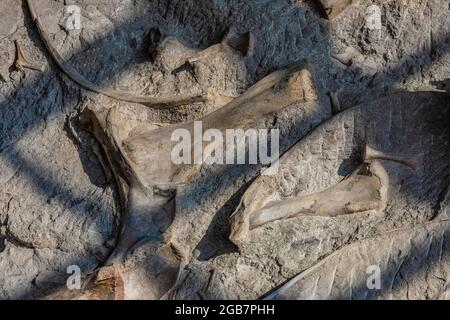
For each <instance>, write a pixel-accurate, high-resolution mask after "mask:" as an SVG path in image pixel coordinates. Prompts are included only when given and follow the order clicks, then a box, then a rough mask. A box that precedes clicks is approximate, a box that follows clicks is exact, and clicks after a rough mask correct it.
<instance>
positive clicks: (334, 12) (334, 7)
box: [317, 0, 353, 20]
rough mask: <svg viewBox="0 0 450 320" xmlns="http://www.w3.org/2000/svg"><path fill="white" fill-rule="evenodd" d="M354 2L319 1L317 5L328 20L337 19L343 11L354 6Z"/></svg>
mask: <svg viewBox="0 0 450 320" xmlns="http://www.w3.org/2000/svg"><path fill="white" fill-rule="evenodd" d="M352 2H353V1H352V0H318V1H317V3H318V5H319V8H320V9H321V11H322V13H323V15H324V16H325V17H326V18H327V19H330V20H332V19H334V18H336V17H337V16H338V15H339V14H340V13H341V12H342V11H344V10H345V9H346V8H347V7H348V6H349V5H351V4H352Z"/></svg>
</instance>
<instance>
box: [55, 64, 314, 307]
mask: <svg viewBox="0 0 450 320" xmlns="http://www.w3.org/2000/svg"><path fill="white" fill-rule="evenodd" d="M310 81H311V75H310V73H309V71H308V70H307V69H306V64H305V62H299V63H295V64H293V65H290V66H288V67H286V68H284V69H281V70H279V71H277V72H274V73H272V74H270V75H269V76H267V77H265V78H264V79H262V80H261V81H259V82H258V83H257V84H255V85H254V86H253V87H251V88H250V89H249V90H247V91H246V92H245V93H244V94H243V95H242V96H240V97H238V98H236V99H234V100H233V101H231V102H230V103H229V104H227V105H226V106H224V107H222V108H220V109H218V110H216V111H214V112H212V113H210V114H208V115H206V116H205V117H204V118H203V119H202V121H203V123H204V126H205V128H216V129H219V130H225V129H226V128H246V127H248V126H252V125H255V123H256V121H257V120H258V119H261V118H263V117H265V116H267V115H269V114H271V113H274V112H276V111H278V110H280V109H282V108H284V107H287V106H289V105H291V104H293V103H296V102H301V101H306V100H308V99H310V98H311V97H312V90H313V84H312V83H311V82H310ZM80 120H81V122H82V124H83V126H84V127H85V128H86V129H87V130H88V131H90V132H92V133H93V134H94V136H95V137H96V139H97V140H98V141H99V142H100V144H101V145H102V147H103V149H104V153H105V155H106V158H107V160H108V163H109V166H110V167H111V169H112V171H113V174H114V177H115V180H116V182H117V185H118V188H119V194H120V199H121V203H122V206H123V211H124V213H123V217H122V227H121V232H120V235H119V238H118V242H117V245H116V247H115V249H114V250H113V252H112V253H111V255H110V257H109V258H108V260H107V262H106V263H105V264H104V265H103V266H102V267H100V268H99V270H98V271H97V273H96V274H94V275H93V277H92V278H91V279H90V281H89V282H88V283H87V285H86V289H85V290H84V291H83V292H81V293H78V294H73V293H72V294H70V293H69V294H67V292H61V293H57V294H56V295H52V296H50V297H49V298H52V299H60V298H76V299H84V298H89V299H122V298H124V299H133V298H139V299H159V298H162V297H164V296H165V295H166V294H167V293H168V292H169V290H170V289H171V288H172V287H173V286H174V285H175V284H176V283H177V281H178V278H179V274H180V272H181V270H182V269H183V266H184V265H185V263H186V262H187V260H188V259H189V256H190V253H187V252H184V251H183V249H182V248H181V246H180V245H178V244H177V243H175V241H173V240H172V239H173V236H172V234H171V233H170V232H167V229H168V227H169V226H170V225H171V223H172V220H173V218H174V215H175V203H176V201H177V187H178V186H179V185H180V184H186V183H189V182H190V181H191V180H192V179H194V178H195V177H196V175H197V173H198V169H199V165H189V164H186V165H175V164H173V163H172V161H171V149H172V146H173V144H174V142H173V141H171V133H172V132H173V131H174V130H176V129H179V128H184V129H187V130H192V123H193V122H187V123H182V124H176V125H168V126H163V127H161V126H154V125H152V124H149V125H148V128H149V129H148V132H146V131H145V130H144V129H143V128H139V129H134V130H129V129H126V128H127V125H126V123H124V122H123V121H124V120H123V119H122V118H121V117H120V115H119V114H118V110H117V109H116V108H113V109H109V110H108V109H101V108H99V107H96V106H92V107H89V108H86V109H85V110H84V111H83V113H82V115H81V119H80Z"/></svg>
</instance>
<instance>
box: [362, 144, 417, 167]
mask: <svg viewBox="0 0 450 320" xmlns="http://www.w3.org/2000/svg"><path fill="white" fill-rule="evenodd" d="M363 157H364V160H365V161H373V160H390V161H394V162H398V163H401V164H403V165H405V166H407V167H409V168H411V169H412V170H416V169H417V167H418V164H419V160H418V157H417V156H405V155H398V154H390V153H384V152H382V151H378V150H375V149H373V148H371V147H369V146H368V145H366V147H365V148H364V155H363Z"/></svg>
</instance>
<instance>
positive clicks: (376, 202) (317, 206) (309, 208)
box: [230, 162, 389, 244]
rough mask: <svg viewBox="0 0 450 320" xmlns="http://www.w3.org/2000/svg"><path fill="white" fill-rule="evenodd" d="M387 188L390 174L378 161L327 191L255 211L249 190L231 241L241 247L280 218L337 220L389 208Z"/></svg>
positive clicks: (233, 221) (235, 219)
mask: <svg viewBox="0 0 450 320" xmlns="http://www.w3.org/2000/svg"><path fill="white" fill-rule="evenodd" d="M388 186H389V177H388V174H387V173H386V171H385V170H384V168H383V166H382V165H381V164H380V163H379V162H373V163H371V164H362V165H361V166H359V167H358V168H357V169H356V170H355V171H354V172H353V173H352V174H351V175H350V176H348V177H347V178H346V179H344V180H343V181H341V182H340V183H338V184H337V185H335V186H333V187H331V188H328V189H326V190H324V191H321V192H317V193H313V194H311V195H305V196H299V197H294V198H291V199H287V200H284V201H273V202H269V203H268V204H267V205H265V206H264V207H262V208H260V209H257V210H255V211H253V210H251V206H252V203H253V202H255V201H257V199H253V197H254V194H253V192H252V191H253V190H252V189H251V187H250V189H249V190H248V191H247V192H246V193H245V194H244V196H243V198H242V200H241V203H240V204H239V206H238V208H237V209H236V211H235V212H234V213H233V215H232V217H231V230H232V231H231V235H230V240H231V241H233V242H234V243H236V244H239V242H241V241H243V240H244V239H245V238H246V235H247V234H248V232H249V231H251V230H252V229H255V228H257V227H260V226H262V225H264V224H267V223H270V222H274V221H277V220H281V219H289V218H294V217H298V216H328V217H335V216H339V215H344V214H352V213H357V212H363V211H368V210H383V209H384V208H385V206H386V199H387V192H388ZM248 208H250V210H249V209H248Z"/></svg>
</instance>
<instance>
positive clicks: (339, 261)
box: [0, 0, 450, 299]
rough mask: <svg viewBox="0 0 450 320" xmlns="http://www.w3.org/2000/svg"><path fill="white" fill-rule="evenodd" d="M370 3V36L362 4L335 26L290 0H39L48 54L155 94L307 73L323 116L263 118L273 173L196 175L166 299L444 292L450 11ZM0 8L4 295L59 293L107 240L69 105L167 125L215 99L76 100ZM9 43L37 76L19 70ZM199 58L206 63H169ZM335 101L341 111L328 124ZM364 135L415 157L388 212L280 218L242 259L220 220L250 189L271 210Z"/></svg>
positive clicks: (111, 229)
mask: <svg viewBox="0 0 450 320" xmlns="http://www.w3.org/2000/svg"><path fill="white" fill-rule="evenodd" d="M374 2H375V3H376V4H379V6H380V8H381V13H382V17H381V18H382V28H381V30H370V29H369V28H367V27H366V20H365V18H366V10H367V7H368V4H366V3H365V2H363V1H357V2H355V3H354V4H353V5H351V6H349V7H348V8H347V9H346V10H345V11H344V12H343V13H342V14H340V15H339V16H338V17H337V18H335V19H334V20H332V21H328V20H325V19H323V18H322V17H321V15H320V12H319V10H318V9H317V7H316V6H314V5H313V3H312V1H299V0H270V1H268V0H264V1H259V0H258V1H256V0H255V1H231V0H201V1H196V0H195V1H194V0H192V1H191V0H188V1H181V0H159V1H156V0H152V1H146V0H120V1H119V0H114V1H106V0H79V1H72V0H71V1H68V0H66V1H62V0H59V1H50V0H39V1H36V3H37V7H38V14H39V15H40V16H41V18H42V20H43V21H44V27H45V30H46V32H47V33H48V34H49V35H50V38H51V39H52V43H53V44H54V45H55V47H56V48H57V49H58V51H59V52H60V53H61V55H63V56H64V57H65V58H66V59H68V60H69V61H70V63H71V64H72V65H73V66H74V67H75V68H76V69H77V70H78V71H79V72H80V73H82V74H83V75H84V76H86V77H87V78H89V79H90V80H91V81H93V82H95V83H98V84H102V85H104V86H107V87H111V88H117V89H126V90H130V91H133V92H136V93H139V94H145V95H153V96H160V95H168V94H194V93H199V92H203V91H205V90H207V89H209V88H212V89H213V90H214V91H215V92H216V93H217V94H220V95H223V96H226V97H236V96H238V95H239V94H241V93H243V92H244V91H245V90H246V89H247V88H248V87H249V86H250V85H252V84H254V83H255V82H256V81H257V80H259V79H261V78H262V77H263V76H265V75H266V74H268V73H269V72H271V71H274V70H276V69H278V68H280V67H282V66H284V65H286V64H288V63H291V62H294V61H297V60H300V59H305V58H306V59H307V60H308V62H309V65H310V67H311V70H312V71H313V75H314V79H315V82H316V87H317V92H318V95H319V101H318V104H319V106H320V109H321V110H322V112H321V113H319V114H315V115H314V116H311V115H308V114H307V113H305V112H304V108H301V107H300V106H298V105H292V106H290V107H288V108H287V109H285V110H282V111H281V112H279V113H277V114H276V115H275V116H274V117H271V118H270V119H268V120H266V122H265V123H264V124H261V126H263V125H264V127H266V126H270V127H278V128H280V130H281V147H282V151H283V152H284V151H287V150H288V149H289V148H290V147H292V146H293V147H292V148H291V149H289V151H288V152H287V153H286V154H285V155H284V156H283V158H282V165H281V167H280V172H279V173H278V175H276V176H273V177H264V178H257V179H256V180H254V179H255V178H256V177H257V175H258V173H259V169H260V168H259V167H256V166H226V167H224V166H213V167H205V168H203V169H202V176H201V178H200V179H198V181H196V182H195V183H194V184H193V185H190V186H189V189H186V190H183V191H182V192H183V197H182V199H183V201H182V202H180V203H177V211H176V218H175V221H174V223H173V225H172V226H171V228H172V229H176V230H177V232H176V235H177V239H176V241H177V243H178V244H179V245H182V246H183V249H184V250H185V251H186V252H189V254H190V261H189V263H188V265H187V266H186V267H185V268H184V270H183V272H182V274H181V277H180V281H179V283H178V285H177V286H176V287H175V288H174V289H173V290H172V291H171V292H170V294H169V295H168V297H169V298H174V299H187V298H189V299H202V298H208V299H216V298H224V299H232V298H258V297H262V296H266V295H267V294H269V293H270V292H273V289H274V288H276V287H278V286H280V285H283V284H286V283H288V284H289V282H287V281H288V280H289V279H292V278H293V277H295V276H296V275H300V276H299V277H297V278H294V279H295V280H296V281H293V282H295V283H294V284H293V285H290V286H289V288H288V289H286V290H284V291H283V293H282V294H280V295H277V296H276V297H278V298H294V299H309V298H316V299H317V298H323V299H330V298H349V299H367V298H391V297H392V298H401V299H426V298H429V299H434V298H444V299H445V298H448V288H449V286H450V277H449V272H450V269H449V265H450V264H449V263H448V253H449V250H450V246H449V239H450V238H449V237H448V223H447V222H446V220H447V219H448V218H450V216H449V215H450V191H449V185H450V146H449V141H450V132H449V129H448V128H449V127H448V121H449V120H448V119H449V117H450V106H449V101H450V99H449V97H448V95H446V93H445V90H447V89H448V86H449V82H448V79H449V78H450V54H449V51H450V36H449V32H450V14H449V13H450V11H449V10H450V7H449V3H448V1H446V0H428V1H427V0H418V1H404V0H394V1H389V2H385V1H381V0H380V1H374ZM70 4H76V5H78V6H79V7H80V9H81V27H82V28H81V30H68V29H67V27H66V26H65V25H64V6H66V5H70ZM0 12H1V14H2V19H1V20H0V50H1V54H0V270H2V272H1V273H0V298H1V299H13V298H18V299H24V298H42V297H45V296H46V295H47V294H49V293H51V292H52V290H53V289H55V288H59V287H64V286H65V282H66V279H67V277H68V276H69V275H68V274H67V273H66V271H67V267H68V266H71V265H77V266H79V267H80V269H81V271H82V274H83V275H88V274H90V273H91V272H92V271H93V270H94V269H95V268H97V267H98V266H101V265H102V263H103V261H104V260H105V259H106V258H107V257H108V255H109V253H110V252H111V251H112V249H113V248H114V246H115V243H116V239H117V235H118V230H119V224H120V215H121V207H120V203H119V196H118V193H117V188H116V185H115V183H114V182H113V181H112V180H111V179H109V178H108V177H109V175H108V174H107V170H106V171H105V169H104V168H103V167H102V165H101V160H99V159H101V157H100V158H98V157H97V156H96V153H95V152H94V150H95V148H96V147H98V146H97V143H96V141H95V140H94V139H93V137H92V136H91V135H90V134H88V133H87V132H85V131H83V130H82V129H81V128H80V127H79V124H78V123H77V121H76V120H75V119H76V118H77V115H78V114H79V112H80V111H81V110H82V109H84V108H85V107H86V106H89V105H92V104H96V105H100V106H103V107H105V108H112V107H116V108H118V109H120V110H121V113H122V114H123V115H124V117H127V119H129V121H130V123H133V124H136V123H140V122H155V123H162V124H169V123H178V122H181V121H186V120H192V119H198V118H199V117H201V116H203V115H205V114H206V113H208V112H210V111H213V110H215V109H216V108H217V105H215V104H214V103H210V102H209V103H197V104H192V105H188V106H183V107H179V108H176V109H173V110H154V109H150V108H147V107H144V106H141V105H136V104H131V103H126V102H121V101H116V100H113V99H109V98H106V97H104V96H100V95H97V94H94V93H92V92H87V91H86V90H83V89H81V88H80V87H79V86H78V85H76V84H75V83H73V82H72V81H71V80H69V78H68V77H67V76H65V75H64V74H63V73H62V72H61V71H60V70H59V69H58V68H57V67H56V66H55V65H54V63H53V62H52V60H51V58H50V56H49V55H48V53H47V51H46V50H45V48H44V47H43V44H42V42H41V40H40V37H39V35H38V34H37V30H36V27H35V26H34V24H33V22H32V21H31V19H30V14H29V12H28V10H27V6H26V1H21V0H3V1H2V2H1V3H0ZM3 17H5V19H3ZM154 28H159V30H160V33H161V35H162V37H171V38H172V39H176V41H177V43H175V46H177V47H179V48H183V49H180V50H164V48H163V50H160V51H159V52H158V54H157V55H156V56H155V59H152V57H151V54H150V53H149V46H151V44H152V39H151V34H152V31H151V30H152V29H154ZM227 34H228V35H230V34H231V35H236V34H237V35H241V36H242V35H246V34H248V43H249V44H248V52H247V53H246V54H243V53H242V52H241V51H239V50H235V49H233V48H227V49H220V48H219V49H217V48H218V47H217V45H219V43H221V41H222V40H223V39H224V37H225V36H226V35H227ZM14 40H18V41H19V42H20V43H21V44H22V46H23V48H24V51H25V54H26V56H27V58H28V59H29V60H30V61H33V62H36V63H39V64H42V65H43V66H44V67H45V71H44V72H42V73H39V72H36V71H32V70H28V69H25V70H24V71H20V70H17V69H16V68H15V67H14V61H15V46H14ZM211 46H213V47H211ZM214 46H216V47H214ZM348 47H352V48H354V49H356V50H357V52H358V53H359V54H357V55H356V56H355V57H354V58H353V63H352V64H351V65H350V66H346V65H343V64H342V63H340V62H338V61H337V60H336V59H334V58H332V55H336V54H339V53H343V52H345V50H346V49H347V48H348ZM166 48H167V47H166ZM207 48H209V49H207ZM204 49H207V51H208V52H209V53H208V55H207V57H206V58H205V55H202V54H201V53H200V56H196V57H197V59H194V60H193V62H191V63H189V64H186V65H184V64H182V62H183V61H185V60H186V58H190V56H191V55H194V56H195V55H196V54H198V53H199V52H201V50H204ZM202 52H203V53H204V52H205V51H202ZM188 53H189V54H188ZM244 53H245V52H244ZM185 55H186V56H187V57H185ZM180 64H181V65H180ZM330 91H333V92H338V97H339V100H340V104H341V107H342V108H343V109H348V110H346V111H344V112H343V113H341V114H339V115H337V116H335V117H333V118H331V119H329V118H330V117H331V116H332V115H331V113H332V112H331V104H330V101H329V97H328V95H327V93H328V92H330ZM326 119H329V120H328V121H326V122H325V123H322V122H324V121H325V120H326ZM321 123H322V124H321ZM320 124H321V125H320ZM319 125H320V127H318V128H317V129H315V128H316V127H317V126H319ZM130 126H131V125H130ZM314 129H315V130H314ZM308 133H309V134H308ZM305 136H306V137H305ZM304 137H305V138H304ZM300 138H303V139H301V140H300V141H299V139H300ZM364 139H367V140H369V142H370V143H372V144H374V145H376V147H377V148H378V149H382V150H383V151H389V152H399V153H406V154H410V153H414V154H418V155H420V156H421V159H422V162H421V166H419V168H418V169H417V171H416V172H411V171H410V170H409V169H407V168H405V167H402V166H400V165H398V164H394V163H388V162H386V163H384V162H383V165H384V166H385V168H386V170H387V171H388V173H389V175H390V186H389V201H388V206H387V208H386V209H385V210H383V211H381V212H376V211H374V212H372V211H371V212H364V213H358V214H354V215H349V216H341V217H337V218H323V217H321V218H319V217H301V218H294V219H288V220H283V221H277V222H274V223H270V224H267V225H265V226H263V227H261V228H257V229H255V230H253V231H252V232H251V233H250V234H249V238H248V239H247V241H246V243H245V244H243V245H240V247H239V248H237V247H236V246H235V245H234V244H233V243H232V242H231V241H230V240H228V237H229V234H230V222H229V216H230V215H231V213H232V212H233V211H234V210H235V208H236V207H237V205H238V203H239V200H240V199H241V197H242V195H243V193H244V192H245V190H246V189H247V188H248V186H249V185H250V184H252V183H261V184H262V185H263V187H264V188H265V190H264V192H265V193H266V194H268V195H269V196H270V197H272V198H273V199H286V198H289V197H291V196H293V195H298V194H309V193H313V192H317V191H321V190H323V189H325V188H327V187H329V186H331V185H333V184H335V183H337V182H338V181H339V180H341V179H342V178H343V177H344V176H345V175H346V174H347V173H349V172H350V170H351V169H352V168H354V166H355V164H356V163H358V161H360V159H359V153H358V152H359V150H360V149H359V146H360V144H361V143H362V142H364V141H363V140H364ZM430 219H433V220H432V222H431V224H430V222H428V221H429V220H430ZM397 229H398V230H414V231H413V232H410V231H399V232H394V230H397ZM391 243H395V245H392V246H391V248H392V249H391V251H389V252H387V251H386V250H385V248H387V247H388V246H389V245H391ZM359 256H360V257H361V258H356V257H359ZM369 265H379V267H380V269H381V279H382V287H381V288H382V289H381V290H378V291H377V290H375V291H370V290H369V291H368V290H367V287H366V286H365V283H366V280H367V277H368V276H369V275H368V274H367V273H366V271H367V267H368V266H369ZM349 266H354V269H353V270H354V271H353V272H350V271H349V269H350V268H349ZM211 270H214V272H213V273H212V274H214V276H213V277H210V275H211ZM334 273H335V274H334ZM333 274H334V276H333ZM350 275H353V276H354V278H350V277H349V276H350ZM318 279H319V280H318ZM333 279H334V280H333ZM349 279H353V280H349ZM209 280H211V281H210V284H209V286H208V290H204V289H205V287H206V286H207V283H208V281H209ZM349 281H351V283H350V284H349ZM281 288H283V287H281ZM330 288H331V289H330ZM205 291H206V292H205ZM312 292H314V294H313V293H312ZM446 294H447V296H446ZM269 296H270V295H269ZM272 297H274V296H272Z"/></svg>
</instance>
